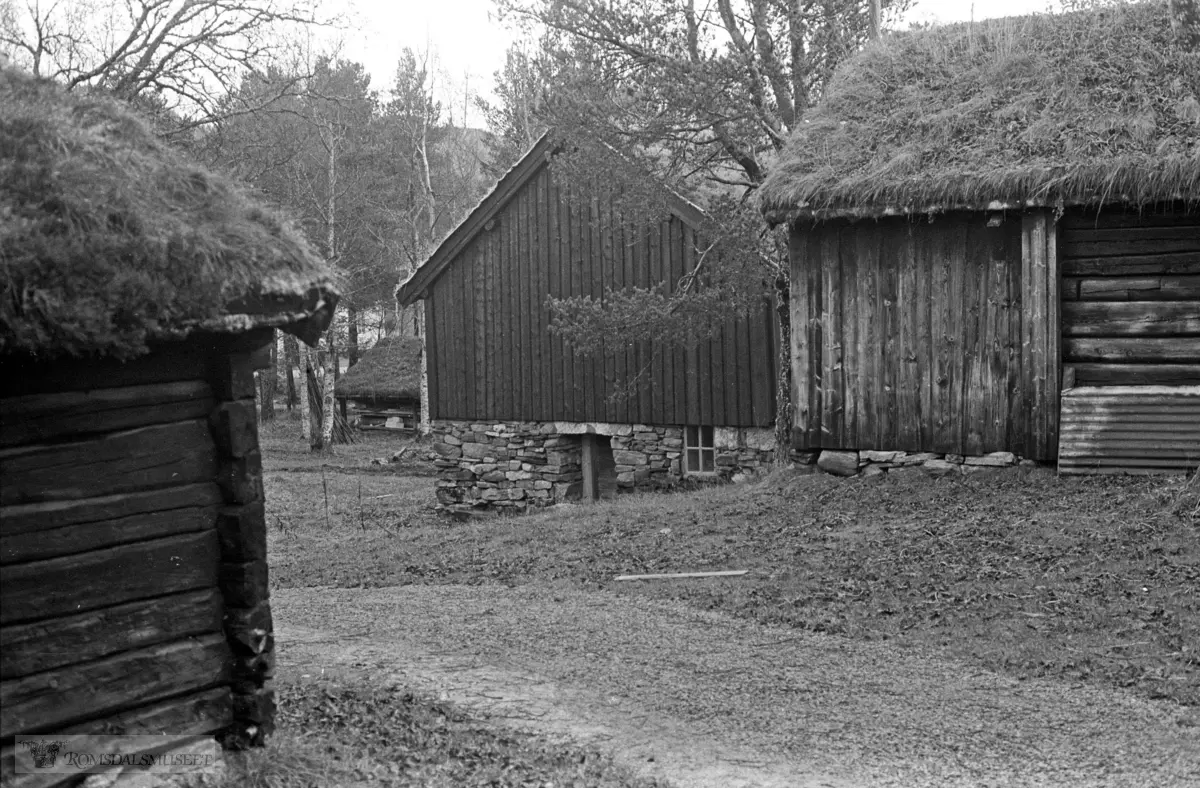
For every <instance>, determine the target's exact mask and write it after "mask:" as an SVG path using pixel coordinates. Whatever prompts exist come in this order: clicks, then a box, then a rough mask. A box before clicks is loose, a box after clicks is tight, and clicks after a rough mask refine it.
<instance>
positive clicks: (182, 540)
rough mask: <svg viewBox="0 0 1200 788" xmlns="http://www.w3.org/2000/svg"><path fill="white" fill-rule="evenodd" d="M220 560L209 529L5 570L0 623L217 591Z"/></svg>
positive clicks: (0, 586)
mask: <svg viewBox="0 0 1200 788" xmlns="http://www.w3.org/2000/svg"><path fill="white" fill-rule="evenodd" d="M218 561H219V547H218V543H217V534H216V531H215V530H210V531H205V532H202V533H197V534H184V535H182V536H172V537H168V538H166V539H154V540H151V541H147V542H136V543H134V544H129V545H122V546H120V547H113V548H109V549H107V550H97V551H95V552H91V553H82V554H79V555H71V556H65V557H63V558H51V559H50V560H48V561H31V562H29V563H25V564H16V565H14V566H7V567H4V569H3V572H2V573H0V592H2V593H3V598H4V605H3V606H2V607H0V624H10V623H17V622H21V621H39V620H41V619H45V618H53V617H55V616H64V615H69V614H72V613H79V612H83V611H85V610H96V609H99V608H103V607H108V606H110V605H117V604H120V603H122V602H133V601H135V600H138V599H149V598H151V597H159V596H163V595H165V594H171V593H176V592H181V591H189V590H194V589H200V588H208V587H212V586H216V585H217V578H218V571H217V566H218Z"/></svg>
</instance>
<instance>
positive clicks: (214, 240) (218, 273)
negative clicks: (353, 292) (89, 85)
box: [0, 68, 337, 358]
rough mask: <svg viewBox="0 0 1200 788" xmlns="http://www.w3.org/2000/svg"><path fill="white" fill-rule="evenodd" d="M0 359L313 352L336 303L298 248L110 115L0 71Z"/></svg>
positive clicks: (111, 104) (256, 207) (143, 133)
mask: <svg viewBox="0 0 1200 788" xmlns="http://www.w3.org/2000/svg"><path fill="white" fill-rule="evenodd" d="M0 107H3V111H0V276H3V285H2V287H3V290H2V291H0V356H2V355H11V354H32V355H36V356H39V357H44V358H55V357H62V356H93V357H95V356H105V357H115V358H131V357H134V356H137V355H140V354H143V353H145V352H147V349H148V348H147V344H148V343H149V342H153V341H156V340H167V339H178V338H182V337H184V336H187V335H188V334H189V333H191V332H193V331H197V330H213V331H226V332H239V331H245V330H248V329H251V328H255V327H258V326H266V325H278V326H282V327H284V328H287V329H290V330H292V331H293V332H294V333H297V334H298V335H301V336H302V337H303V338H305V339H306V341H310V342H311V341H313V340H314V339H315V334H316V332H319V331H320V329H321V328H323V327H324V325H325V324H327V323H328V319H329V316H330V314H331V312H332V308H333V305H334V304H335V303H336V300H337V292H336V290H335V289H334V288H333V287H332V285H331V284H330V272H329V270H328V268H327V267H326V266H325V264H324V262H323V261H322V260H321V259H319V258H318V257H317V256H316V255H314V254H313V253H312V251H311V250H310V249H309V247H308V245H307V243H306V242H305V240H304V238H303V236H302V235H301V234H300V233H299V232H298V231H297V230H295V229H293V228H292V227H291V226H290V225H289V224H288V223H287V222H286V221H284V220H283V219H282V218H281V217H280V216H279V215H277V214H276V213H274V212H273V211H272V210H270V209H268V208H267V207H265V206H264V205H261V204H259V203H258V202H257V201H255V200H254V199H252V198H251V197H250V196H248V195H247V194H246V192H245V190H243V189H242V188H241V187H239V186H238V185H236V184H234V183H233V182H231V181H229V180H227V179H224V178H221V177H219V176H216V175H214V174H212V173H210V172H207V171H206V170H204V169H203V168H201V167H199V166H197V165H195V164H193V163H191V162H189V161H188V160H187V159H186V158H185V157H184V156H183V155H181V154H180V153H179V152H178V151H176V150H174V149H172V148H170V147H168V146H167V145H165V144H164V143H162V142H161V141H160V140H158V139H157V138H156V137H155V135H154V134H153V132H152V131H151V130H150V128H149V126H148V125H147V124H146V123H145V122H143V121H142V120H141V119H140V118H139V117H138V116H137V115H136V114H134V113H133V112H132V111H131V110H130V109H128V108H127V107H126V106H124V105H123V104H121V103H119V102H117V101H115V100H113V99H111V98H108V97H104V96H101V95H98V94H79V93H68V92H66V91H64V90H62V89H61V88H59V87H58V86H56V85H54V84H52V83H50V82H48V81H45V80H41V79H36V78H34V77H31V76H29V75H26V74H23V73H21V72H18V71H15V70H12V69H5V68H0Z"/></svg>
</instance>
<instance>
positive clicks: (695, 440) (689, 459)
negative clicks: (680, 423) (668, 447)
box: [683, 424, 717, 476]
mask: <svg viewBox="0 0 1200 788" xmlns="http://www.w3.org/2000/svg"><path fill="white" fill-rule="evenodd" d="M714 432H715V430H714V429H713V428H712V426H711V425H706V424H689V425H688V426H686V427H684V428H683V475H684V476H716V475H717V447H716V445H715V444H714V441H713V437H714ZM706 458H707V459H708V469H707V470H705V468H704V465H705V462H704V460H705V459H706Z"/></svg>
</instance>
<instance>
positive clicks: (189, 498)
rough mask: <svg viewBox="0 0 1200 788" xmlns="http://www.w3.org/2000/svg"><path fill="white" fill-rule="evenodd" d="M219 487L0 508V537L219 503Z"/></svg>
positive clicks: (193, 486) (188, 487) (207, 485)
mask: <svg viewBox="0 0 1200 788" xmlns="http://www.w3.org/2000/svg"><path fill="white" fill-rule="evenodd" d="M223 500H224V498H223V497H222V496H221V489H220V488H219V487H217V485H216V484H213V483H211V482H204V483H200V484H188V485H183V486H181V487H168V488H165V489H159V490H147V491H144V492H133V493H121V494H120V495H104V496H100V497H97V498H86V499H83V500H79V501H47V502H44V503H31V504H19V505H17V506H4V507H0V536H11V535H15V534H24V533H31V532H34V531H43V530H45V531H48V530H52V529H54V528H63V527H65V526H68V525H77V524H79V523H96V522H103V521H106V520H117V519H120V518H123V517H132V516H134V515H139V514H146V513H151V512H162V511H169V510H173V509H187V508H189V507H203V506H214V505H216V504H219V503H221V502H222V501H223Z"/></svg>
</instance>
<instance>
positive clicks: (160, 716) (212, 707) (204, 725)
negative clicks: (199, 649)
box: [0, 687, 233, 788]
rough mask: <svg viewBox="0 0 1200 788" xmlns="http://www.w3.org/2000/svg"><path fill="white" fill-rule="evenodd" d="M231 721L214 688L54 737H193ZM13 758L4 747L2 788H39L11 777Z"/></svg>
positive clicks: (222, 692)
mask: <svg viewBox="0 0 1200 788" xmlns="http://www.w3.org/2000/svg"><path fill="white" fill-rule="evenodd" d="M232 720H233V701H232V699H231V697H230V694H229V688H228V687H217V688H215V689H209V690H204V691H202V692H196V693H192V694H190V695H184V696H182V697H177V698H170V699H168V700H165V701H161V702H158V703H153V704H150V705H147V706H140V707H138V708H136V709H132V710H130V711H124V712H119V713H117V714H113V715H109V716H107V717H101V718H99V719H94V720H89V721H87V722H83V723H79V724H77V725H71V726H68V727H66V728H62V729H60V730H56V731H54V733H56V734H58V733H61V734H65V735H77V734H89V733H103V734H109V735H114V736H120V735H126V736H156V735H160V734H171V735H176V736H195V735H202V734H212V733H215V732H217V731H220V730H221V729H223V728H225V727H226V726H227V725H229V724H230V722H232ZM13 754H14V753H13V748H12V746H5V747H4V748H3V750H2V751H0V782H3V784H4V785H5V786H8V785H10V784H11V785H12V786H13V788H26V786H28V788H33V786H34V785H39V784H38V783H26V782H23V780H25V779H26V778H32V777H34V776H36V775H14V763H13ZM59 776H62V775H59Z"/></svg>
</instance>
